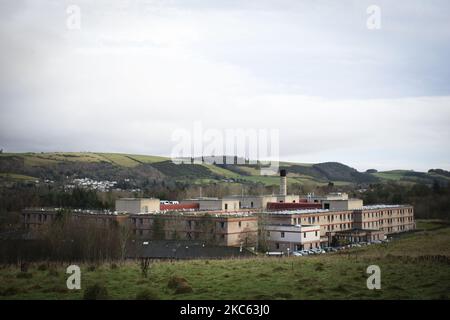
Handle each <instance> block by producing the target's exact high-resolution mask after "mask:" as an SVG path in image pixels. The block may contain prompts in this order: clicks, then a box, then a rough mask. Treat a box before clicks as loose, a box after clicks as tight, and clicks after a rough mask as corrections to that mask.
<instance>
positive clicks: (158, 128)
mask: <svg viewBox="0 0 450 320" xmlns="http://www.w3.org/2000/svg"><path fill="white" fill-rule="evenodd" d="M111 2H112V1H106V0H99V1H87V0H86V1H81V0H80V1H77V0H71V1H60V0H41V1H35V0H29V1H23V0H14V1H13V0H11V1H6V0H5V1H1V2H0V46H1V51H0V70H1V73H0V108H1V109H0V110H1V113H0V148H3V149H4V150H5V151H8V152H23V151H98V152H124V153H140V154H155V155H170V154H171V151H172V150H173V148H174V142H173V141H172V136H173V134H174V132H176V131H177V130H188V131H190V130H192V128H193V126H194V124H195V123H201V125H202V127H203V128H205V129H217V130H227V129H245V128H247V129H255V130H256V129H264V130H270V129H276V130H279V136H280V142H279V148H280V157H281V159H282V160H291V161H297V162H324V161H340V162H343V163H346V164H349V165H351V166H353V167H355V168H357V169H360V170H365V169H368V168H377V169H397V168H403V169H415V170H427V169H429V168H437V167H439V168H446V169H450V147H449V141H450V62H449V57H450V19H449V17H448V14H449V12H450V2H448V1H447V0H442V1H432V0H422V1H417V0H403V1H381V0H371V1H365V0H354V1H349V0H343V1H334V0H329V1H321V0H315V1H300V0H281V1H280V0H277V1H275V0H270V1H269V0H253V1H251V0H241V1H237V0H236V1H230V0H227V1H212V0H208V1H207V0H183V1H181V0H180V1H175V0H172V1H171V0H167V1H149V0H141V1H139V0H135V1H128V0H127V1H115V2H114V5H112V4H111ZM372 4H376V5H377V6H378V7H379V8H380V10H381V11H380V13H381V15H380V17H381V20H380V21H381V24H380V26H381V29H369V28H368V27H367V20H368V18H370V17H371V13H369V14H368V13H367V8H368V7H369V6H370V5H372ZM73 5H75V6H76V7H73ZM73 8H75V11H74V10H73ZM77 8H79V10H80V16H79V17H80V19H79V21H80V24H79V28H77V26H78V25H77V23H76V22H77V21H78V19H77V17H78V16H77V14H76V9H77ZM370 21H372V20H370Z"/></svg>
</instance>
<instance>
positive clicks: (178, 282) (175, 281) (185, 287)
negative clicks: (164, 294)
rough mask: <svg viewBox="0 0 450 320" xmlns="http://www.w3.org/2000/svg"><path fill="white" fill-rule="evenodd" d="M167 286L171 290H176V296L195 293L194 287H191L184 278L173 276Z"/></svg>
mask: <svg viewBox="0 0 450 320" xmlns="http://www.w3.org/2000/svg"><path fill="white" fill-rule="evenodd" d="M167 286H168V287H169V288H170V289H175V294H182V293H191V292H193V290H192V287H191V286H190V285H189V283H188V282H187V280H186V279H185V278H183V277H179V276H173V277H171V278H170V279H169V282H168V283H167Z"/></svg>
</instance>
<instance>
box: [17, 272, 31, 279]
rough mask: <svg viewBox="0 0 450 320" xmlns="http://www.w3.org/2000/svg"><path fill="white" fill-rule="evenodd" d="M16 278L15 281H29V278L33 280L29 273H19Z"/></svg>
mask: <svg viewBox="0 0 450 320" xmlns="http://www.w3.org/2000/svg"><path fill="white" fill-rule="evenodd" d="M16 278H17V279H31V278H33V274H32V273H30V272H19V273H18V274H17V275H16Z"/></svg>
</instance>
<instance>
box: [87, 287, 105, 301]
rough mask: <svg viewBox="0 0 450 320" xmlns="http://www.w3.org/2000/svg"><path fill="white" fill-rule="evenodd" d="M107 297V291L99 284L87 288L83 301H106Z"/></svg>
mask: <svg viewBox="0 0 450 320" xmlns="http://www.w3.org/2000/svg"><path fill="white" fill-rule="evenodd" d="M108 297H109V296H108V290H107V289H106V287H105V286H104V285H103V284H101V283H95V284H93V285H90V286H87V287H86V289H85V290H84V294H83V299H84V300H106V299H108Z"/></svg>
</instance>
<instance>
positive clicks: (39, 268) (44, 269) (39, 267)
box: [37, 263, 47, 271]
mask: <svg viewBox="0 0 450 320" xmlns="http://www.w3.org/2000/svg"><path fill="white" fill-rule="evenodd" d="M37 269H38V270H39V271H46V270H47V265H46V264H45V263H42V264H40V265H39V266H38V268H37Z"/></svg>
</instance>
